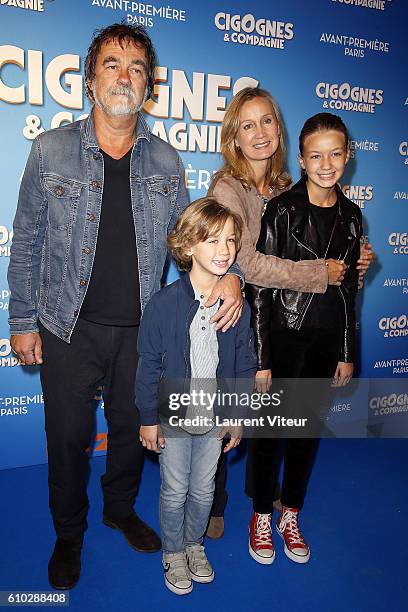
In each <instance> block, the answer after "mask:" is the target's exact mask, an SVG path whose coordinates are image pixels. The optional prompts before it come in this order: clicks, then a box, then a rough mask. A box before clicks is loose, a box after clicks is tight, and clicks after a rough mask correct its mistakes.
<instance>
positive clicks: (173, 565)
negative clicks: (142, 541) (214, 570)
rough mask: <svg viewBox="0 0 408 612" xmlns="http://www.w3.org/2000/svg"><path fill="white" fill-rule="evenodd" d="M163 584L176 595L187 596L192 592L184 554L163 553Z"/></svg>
mask: <svg viewBox="0 0 408 612" xmlns="http://www.w3.org/2000/svg"><path fill="white" fill-rule="evenodd" d="M162 563H163V568H164V582H165V584H166V587H167V588H168V589H170V591H172V592H173V593H176V595H187V593H191V591H192V590H193V583H192V581H191V576H190V572H189V571H188V567H187V559H186V553H185V552H179V553H163V561H162Z"/></svg>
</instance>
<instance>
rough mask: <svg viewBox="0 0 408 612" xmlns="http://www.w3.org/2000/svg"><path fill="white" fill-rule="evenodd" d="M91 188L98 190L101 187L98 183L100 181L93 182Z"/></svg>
mask: <svg viewBox="0 0 408 612" xmlns="http://www.w3.org/2000/svg"><path fill="white" fill-rule="evenodd" d="M91 187H92V189H98V188H99V187H100V184H99V183H98V181H91Z"/></svg>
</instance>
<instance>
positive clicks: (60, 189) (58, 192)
mask: <svg viewBox="0 0 408 612" xmlns="http://www.w3.org/2000/svg"><path fill="white" fill-rule="evenodd" d="M54 193H55V195H56V196H62V195H64V188H63V187H61V185H58V187H55V189H54Z"/></svg>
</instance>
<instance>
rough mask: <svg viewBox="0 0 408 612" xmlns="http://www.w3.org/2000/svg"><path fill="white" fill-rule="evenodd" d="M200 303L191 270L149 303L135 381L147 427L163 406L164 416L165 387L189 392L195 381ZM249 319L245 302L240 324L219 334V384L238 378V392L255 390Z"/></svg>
mask: <svg viewBox="0 0 408 612" xmlns="http://www.w3.org/2000/svg"><path fill="white" fill-rule="evenodd" d="M198 307H199V302H198V300H196V299H195V296H194V290H193V287H192V285H191V282H190V278H189V274H188V273H184V274H182V275H181V278H180V279H179V280H177V281H175V282H174V283H172V284H171V285H168V286H167V287H164V288H163V289H162V290H161V291H159V292H158V293H156V294H155V295H154V296H153V297H152V299H151V300H150V302H149V303H148V304H147V306H146V309H145V312H144V315H143V317H142V320H141V322H140V330H139V336H138V342H137V350H138V353H139V363H138V367H137V374H136V384H135V401H136V405H137V407H138V409H139V412H140V421H141V424H142V425H155V424H157V423H158V422H159V408H160V414H161V415H162V416H163V414H164V412H162V399H163V395H162V393H161V391H162V389H161V388H160V387H162V388H164V395H165V396H167V395H168V391H169V389H170V391H171V392H174V391H175V390H179V391H180V390H183V391H187V392H188V388H187V387H186V385H185V384H184V383H186V382H187V381H189V380H190V379H191V365H190V325H191V322H192V320H193V318H194V315H195V314H196V312H197V309H198ZM250 318H251V313H250V308H249V305H248V303H247V302H245V301H244V308H243V311H242V316H241V318H240V320H239V321H238V323H237V324H236V326H235V327H230V328H229V329H228V331H226V332H221V331H218V332H217V340H218V357H219V363H218V367H217V373H216V374H217V381H218V382H219V383H220V384H223V383H226V384H228V383H229V382H234V381H235V382H234V389H233V390H234V391H235V392H239V391H243V392H251V391H252V388H253V383H252V379H253V377H254V375H255V372H256V364H257V360H256V354H255V347H254V336H253V332H252V329H251V328H250ZM179 387H180V388H179ZM231 390H232V389H229V391H231Z"/></svg>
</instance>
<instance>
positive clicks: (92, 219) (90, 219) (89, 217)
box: [86, 214, 95, 221]
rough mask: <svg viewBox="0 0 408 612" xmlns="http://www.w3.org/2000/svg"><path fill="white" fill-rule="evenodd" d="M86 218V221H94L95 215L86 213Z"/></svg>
mask: <svg viewBox="0 0 408 612" xmlns="http://www.w3.org/2000/svg"><path fill="white" fill-rule="evenodd" d="M86 218H87V220H88V221H95V215H92V214H90V215H86Z"/></svg>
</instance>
